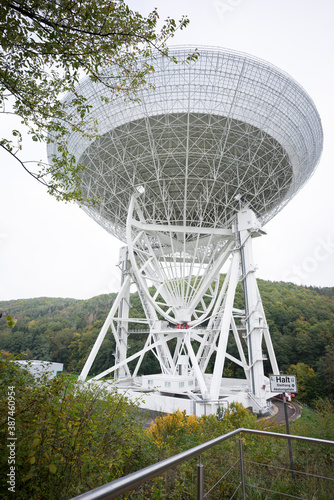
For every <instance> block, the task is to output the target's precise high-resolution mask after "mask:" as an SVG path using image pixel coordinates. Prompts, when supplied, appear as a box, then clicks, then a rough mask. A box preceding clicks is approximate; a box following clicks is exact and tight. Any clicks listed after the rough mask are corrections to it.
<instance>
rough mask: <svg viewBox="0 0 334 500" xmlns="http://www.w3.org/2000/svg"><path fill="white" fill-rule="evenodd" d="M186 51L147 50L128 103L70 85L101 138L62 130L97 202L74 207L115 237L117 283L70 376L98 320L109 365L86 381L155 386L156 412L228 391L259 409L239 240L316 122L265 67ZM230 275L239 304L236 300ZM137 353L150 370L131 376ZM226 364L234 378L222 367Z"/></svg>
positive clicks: (262, 217)
mask: <svg viewBox="0 0 334 500" xmlns="http://www.w3.org/2000/svg"><path fill="white" fill-rule="evenodd" d="M191 50H192V48H191V47H175V48H174V49H171V52H170V55H171V56H175V57H176V58H177V59H178V60H181V61H182V60H185V59H186V56H187V55H188V53H189V52H191ZM199 52H200V56H199V58H198V59H197V60H195V61H192V62H190V63H178V64H175V62H173V60H172V59H171V58H166V57H162V56H160V55H159V54H157V56H156V58H155V60H154V66H155V72H154V73H153V74H151V75H150V76H149V78H148V80H149V83H152V84H153V85H154V90H152V89H149V88H146V89H142V90H140V91H139V94H138V98H139V99H138V101H135V102H130V103H129V102H127V103H126V102H124V101H123V100H122V99H121V98H118V99H115V100H113V101H112V102H106V101H105V100H103V99H101V97H103V96H104V94H105V88H104V86H103V85H101V84H98V83H92V82H91V81H90V80H89V79H87V80H85V81H83V82H82V83H81V84H80V85H79V88H78V91H79V92H80V93H81V94H83V95H84V96H85V97H86V98H87V101H88V104H90V105H91V106H92V110H91V113H90V115H89V117H88V122H89V120H91V121H92V122H93V121H95V120H96V119H97V120H98V129H99V135H100V137H99V138H98V139H96V140H95V141H94V142H93V143H90V142H88V141H85V140H83V138H82V137H81V136H79V135H77V134H72V135H71V137H70V140H69V149H70V151H71V152H72V153H73V154H74V155H75V157H76V159H77V161H79V162H80V163H83V164H84V165H85V167H86V170H85V172H84V173H83V175H82V190H83V193H84V195H85V196H86V197H87V198H88V199H89V198H92V197H94V196H95V197H100V198H102V200H103V201H102V203H101V205H98V206H94V207H86V208H84V210H85V211H86V212H87V213H88V214H89V215H90V217H92V218H93V219H94V220H95V221H96V222H98V224H100V225H101V226H102V227H104V228H105V229H106V230H107V231H109V232H110V233H111V234H112V235H114V236H116V237H117V238H119V239H120V240H122V241H124V242H125V243H126V245H127V246H126V247H124V248H123V249H122V250H121V254H120V264H121V268H122V285H121V289H120V292H119V294H118V297H117V299H116V301H115V302H114V304H113V306H112V308H111V311H110V313H109V316H108V318H107V320H106V322H105V325H104V326H103V328H102V330H101V333H100V335H99V336H98V338H97V340H96V343H95V345H94V347H93V349H92V351H91V353H90V356H89V358H88V359H87V361H86V364H85V367H84V369H83V371H82V374H81V379H82V380H85V379H86V376H87V374H88V372H89V370H90V368H91V366H92V363H93V361H94V359H95V357H96V355H97V352H98V351H99V348H100V346H101V343H102V341H103V339H104V337H105V335H106V332H107V330H108V329H109V327H110V328H111V330H112V332H113V336H114V339H115V343H116V352H115V358H116V359H115V365H114V366H113V367H110V369H108V370H106V371H105V372H103V373H102V374H100V375H98V376H96V377H94V379H93V380H97V379H99V378H102V377H105V376H107V375H109V374H110V375H111V376H113V377H114V378H115V379H117V380H118V384H119V387H120V388H122V387H123V388H126V389H127V390H130V392H131V391H132V392H133V393H134V394H135V393H136V391H144V392H147V393H150V392H151V391H152V390H153V388H154V391H155V392H154V397H153V396H152V397H151V398H147V401H146V405H147V406H148V407H151V408H153V409H158V410H163V411H173V410H174V409H177V408H182V409H185V410H186V411H187V412H188V413H196V414H201V413H207V412H215V411H216V410H217V408H218V407H219V406H224V405H228V404H229V402H230V401H232V400H234V401H236V400H237V401H240V402H241V403H243V404H244V405H245V406H250V407H252V408H253V409H254V411H258V412H264V411H267V403H266V400H267V399H268V398H269V397H270V396H272V394H271V393H270V390H269V385H268V378H267V377H266V376H265V373H264V359H266V358H267V357H269V364H270V366H269V365H268V366H267V367H266V370H267V371H268V372H271V373H274V374H278V373H279V371H278V366H277V362H276V358H275V354H274V349H273V346H272V342H271V339H270V334H269V330H268V326H267V323H266V319H265V314H264V311H263V306H262V302H261V298H260V295H259V292H258V288H257V284H256V280H255V275H254V269H255V268H254V264H253V258H252V248H251V245H252V238H253V237H255V236H259V235H260V234H262V233H263V231H262V229H261V227H262V225H263V224H265V223H266V222H268V221H269V220H270V219H271V218H272V217H273V216H274V215H275V214H276V213H277V212H279V211H280V210H281V209H282V208H283V207H284V206H285V205H286V204H287V203H288V201H289V200H290V199H291V198H292V197H293V196H294V195H295V194H296V193H297V191H298V190H299V189H300V188H301V187H302V185H303V184H304V183H305V182H306V180H307V179H308V178H309V177H310V175H311V174H312V172H313V170H314V168H315V166H316V164H317V162H318V160H319V157H320V154H321V149H322V129H321V122H320V119H319V116H318V113H317V111H316V109H315V106H314V104H313V102H312V101H311V99H310V97H309V96H308V95H307V94H306V92H305V91H304V90H303V89H302V88H301V87H300V86H299V85H298V84H297V83H296V82H295V81H294V80H293V79H292V78H291V77H290V76H289V75H287V74H285V73H284V72H282V71H280V70H279V69H277V68H276V67H274V66H272V65H270V64H268V63H267V62H264V61H261V60H259V59H257V58H254V57H252V56H249V55H246V54H242V53H238V52H235V51H231V50H226V49H224V50H223V49H217V48H209V47H202V48H200V49H199ZM109 76H110V78H111V77H112V76H114V69H113V68H110V72H106V74H105V78H107V79H108V78H109ZM55 148H56V144H54V145H52V144H51V145H50V148H49V154H50V156H51V157H52V154H53V153H55V152H56V150H55ZM227 261H229V262H230V265H229V269H228V271H227V274H226V277H225V279H224V280H223V283H222V279H220V277H219V276H220V275H219V272H220V270H221V268H222V266H223V265H224V264H225V263H226V262H227ZM239 281H241V282H242V286H243V291H244V305H243V306H242V307H241V308H240V306H239V308H236V307H235V305H234V302H235V300H234V299H235V294H236V288H237V284H238V282H239ZM133 283H135V284H136V286H137V289H138V293H139V296H140V298H141V302H142V305H143V309H144V312H145V316H146V318H145V319H144V320H143V319H140V318H137V319H135V318H131V324H132V325H133V324H136V323H138V324H142V323H144V324H145V325H146V329H147V336H146V341H145V345H144V347H143V349H141V350H140V351H139V352H137V353H136V354H135V355H132V356H130V357H129V356H128V355H127V346H128V338H129V335H130V334H131V330H129V308H130V286H131V284H133ZM139 328H143V327H142V326H139ZM132 331H134V330H133V327H132ZM133 334H135V333H133ZM229 337H231V338H230V340H229ZM264 351H266V352H264ZM148 353H153V354H154V356H155V357H156V358H157V360H158V362H159V366H160V370H161V373H158V374H155V375H154V374H151V375H147V376H142V377H139V376H138V374H139V373H140V368H141V364H142V361H143V359H144V357H145V356H146V355H147V354H148ZM135 360H136V363H135V367H134V368H131V369H130V366H132V364H133V362H134V361H135ZM226 360H229V366H231V364H232V365H234V366H236V367H237V370H234V372H236V373H239V376H238V377H237V378H236V377H234V378H231V377H229V378H226V377H224V376H223V371H224V367H225V365H226ZM131 362H132V364H131ZM240 373H242V375H240Z"/></svg>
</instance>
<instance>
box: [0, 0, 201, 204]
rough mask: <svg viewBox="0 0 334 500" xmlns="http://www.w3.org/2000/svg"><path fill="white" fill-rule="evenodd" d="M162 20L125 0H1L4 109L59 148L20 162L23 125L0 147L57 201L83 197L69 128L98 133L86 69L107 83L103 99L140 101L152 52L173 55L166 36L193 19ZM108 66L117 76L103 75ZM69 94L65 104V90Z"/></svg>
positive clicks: (0, 105) (35, 136)
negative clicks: (46, 159) (41, 158)
mask: <svg viewBox="0 0 334 500" xmlns="http://www.w3.org/2000/svg"><path fill="white" fill-rule="evenodd" d="M158 18H159V16H158V13H157V10H156V9H154V10H153V11H152V12H151V13H150V14H149V15H148V16H147V17H143V16H142V15H141V14H139V13H138V12H133V11H132V10H130V8H129V7H128V6H127V5H126V3H124V1H123V0H116V1H112V0H52V1H51V0H2V2H1V10H0V28H1V29H0V46H1V52H0V111H1V113H2V114H3V115H17V116H18V117H20V118H21V124H22V125H24V126H25V129H26V130H27V131H28V134H30V136H31V138H32V140H33V141H35V142H48V141H51V142H54V141H56V142H57V144H58V154H57V156H55V157H54V158H53V159H52V165H49V164H45V163H42V162H28V161H24V160H22V159H21V150H22V129H21V130H18V129H15V130H12V132H11V134H9V136H8V137H5V138H2V139H1V140H0V146H1V147H2V148H3V149H4V150H5V151H7V152H8V153H9V154H10V155H12V156H14V157H15V158H16V159H17V160H18V161H19V162H20V163H21V165H22V166H23V168H24V169H25V170H27V172H29V174H31V175H32V176H33V177H34V178H35V179H37V180H38V181H39V182H41V183H42V184H44V185H45V186H47V188H48V192H49V193H50V194H52V195H55V196H56V197H57V198H58V199H63V200H72V199H77V200H80V201H81V200H82V195H81V192H80V172H81V171H82V169H83V167H82V166H81V165H78V164H76V161H75V158H74V157H73V155H71V154H70V153H69V151H68V148H67V138H68V136H69V134H70V133H71V132H73V131H74V130H75V131H77V132H80V133H81V134H82V135H83V136H84V137H89V138H94V137H96V135H97V130H96V124H94V123H93V124H90V129H89V130H87V125H86V122H85V117H86V115H87V112H88V111H89V109H90V105H88V103H87V102H86V100H85V98H84V97H83V96H82V95H80V94H78V92H76V84H77V82H78V81H79V79H80V78H81V77H83V76H85V75H86V76H88V77H90V78H91V79H92V80H93V81H94V82H102V83H103V85H104V86H105V89H106V94H105V96H104V97H103V98H104V99H105V100H109V99H113V98H115V97H116V96H119V95H124V96H125V98H129V99H135V98H136V91H137V90H138V88H139V87H141V86H142V85H145V84H146V77H147V75H148V74H149V73H151V72H152V71H154V63H153V59H154V51H158V52H159V53H160V54H163V55H165V56H166V57H169V56H168V47H167V45H166V44H167V41H168V40H169V38H170V37H172V36H173V35H174V33H175V31H176V30H178V29H181V30H182V29H183V28H184V27H185V26H186V25H187V24H188V22H189V21H188V19H187V18H186V17H183V18H182V19H181V20H180V21H179V22H178V23H177V22H175V20H174V19H171V18H168V19H167V20H166V21H165V23H164V24H163V26H162V28H161V30H160V31H159V30H157V22H158ZM152 56H153V59H152ZM194 57H196V54H190V55H189V57H188V58H187V60H191V59H192V58H194ZM139 59H140V61H141V62H140V63H138V61H139ZM175 62H176V61H175ZM110 66H112V67H113V76H112V77H105V69H106V68H107V67H110ZM68 92H70V93H71V94H70V96H71V97H70V99H69V100H67V103H66V105H65V103H64V102H63V101H62V100H61V96H62V95H64V94H65V93H68ZM31 163H32V164H33V165H35V166H30V165H31ZM36 168H37V171H35V170H36Z"/></svg>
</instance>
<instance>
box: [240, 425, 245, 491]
mask: <svg viewBox="0 0 334 500" xmlns="http://www.w3.org/2000/svg"><path fill="white" fill-rule="evenodd" d="M239 455H240V476H241V492H242V500H246V487H245V470H244V453H243V447H242V437H241V435H240V437H239Z"/></svg>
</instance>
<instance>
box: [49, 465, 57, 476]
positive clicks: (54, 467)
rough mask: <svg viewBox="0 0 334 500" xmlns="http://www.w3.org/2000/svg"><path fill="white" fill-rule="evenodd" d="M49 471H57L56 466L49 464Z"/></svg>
mask: <svg viewBox="0 0 334 500" xmlns="http://www.w3.org/2000/svg"><path fill="white" fill-rule="evenodd" d="M49 471H50V472H51V474H55V473H56V472H57V467H56V466H55V465H54V464H50V465H49Z"/></svg>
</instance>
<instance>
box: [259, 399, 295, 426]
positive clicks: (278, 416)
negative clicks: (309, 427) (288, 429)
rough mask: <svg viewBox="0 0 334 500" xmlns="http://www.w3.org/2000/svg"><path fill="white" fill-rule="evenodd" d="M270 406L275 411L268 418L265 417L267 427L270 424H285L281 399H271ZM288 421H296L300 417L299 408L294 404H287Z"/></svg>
mask: <svg viewBox="0 0 334 500" xmlns="http://www.w3.org/2000/svg"><path fill="white" fill-rule="evenodd" d="M272 404H273V407H274V410H275V414H274V415H272V416H270V417H265V418H266V421H267V423H268V425H270V424H271V423H278V424H285V415H284V404H283V401H282V400H281V399H278V398H273V399H272ZM287 405H288V419H289V422H292V421H293V420H296V419H297V418H299V417H300V415H301V408H300V406H298V405H296V404H295V403H291V402H288V403H287Z"/></svg>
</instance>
